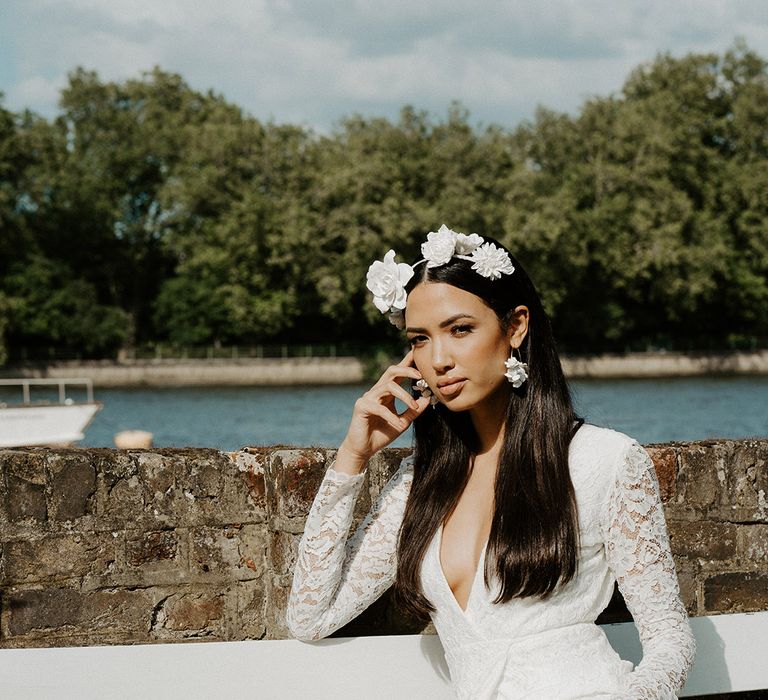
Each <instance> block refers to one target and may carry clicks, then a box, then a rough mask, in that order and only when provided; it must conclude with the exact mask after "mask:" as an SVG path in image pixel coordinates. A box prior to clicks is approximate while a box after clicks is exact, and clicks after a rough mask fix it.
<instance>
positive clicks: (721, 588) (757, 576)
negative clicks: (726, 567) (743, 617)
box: [704, 572, 768, 613]
mask: <svg viewBox="0 0 768 700" xmlns="http://www.w3.org/2000/svg"><path fill="white" fill-rule="evenodd" d="M704 607H705V610H706V612H707V613H710V612H755V611H758V610H768V574H765V573H757V572H736V573H726V574H717V575H716V576H710V577H709V578H708V579H707V580H706V581H704Z"/></svg>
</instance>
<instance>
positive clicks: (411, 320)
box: [405, 282, 512, 411]
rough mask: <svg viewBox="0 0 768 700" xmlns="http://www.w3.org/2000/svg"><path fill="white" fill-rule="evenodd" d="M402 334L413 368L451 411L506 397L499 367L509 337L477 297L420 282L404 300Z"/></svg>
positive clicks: (506, 388) (502, 368) (450, 287)
mask: <svg viewBox="0 0 768 700" xmlns="http://www.w3.org/2000/svg"><path fill="white" fill-rule="evenodd" d="M405 321H406V333H407V334H408V342H409V343H410V345H411V347H412V348H413V358H414V362H415V363H416V367H417V369H418V370H419V372H421V375H422V376H423V377H424V379H425V380H426V382H427V384H429V387H430V389H432V391H433V392H434V393H435V394H436V396H437V397H438V398H439V399H440V401H441V402H442V403H443V404H445V405H446V407H447V408H450V409H451V410H452V411H465V410H468V409H471V408H474V407H476V406H479V405H480V404H482V403H483V402H484V401H486V400H488V399H489V398H490V397H495V398H496V397H498V395H499V392H500V391H504V392H506V391H509V387H510V384H509V382H508V381H507V378H506V377H505V376H504V372H505V370H506V368H505V366H504V361H505V360H506V359H507V358H508V357H509V354H510V349H511V345H510V338H511V337H512V332H511V331H510V333H504V332H503V331H502V328H501V326H500V324H499V319H498V317H497V316H496V314H495V312H494V311H493V310H492V309H490V308H489V307H488V306H486V304H485V303H484V302H483V301H482V300H481V299H480V297H478V296H476V295H475V294H472V293H471V292H466V291H464V290H463V289H459V288H458V287H454V286H453V285H450V284H446V283H444V282H422V283H421V284H419V285H418V286H417V287H415V288H414V289H413V290H412V291H411V292H410V294H408V305H407V306H406V310H405Z"/></svg>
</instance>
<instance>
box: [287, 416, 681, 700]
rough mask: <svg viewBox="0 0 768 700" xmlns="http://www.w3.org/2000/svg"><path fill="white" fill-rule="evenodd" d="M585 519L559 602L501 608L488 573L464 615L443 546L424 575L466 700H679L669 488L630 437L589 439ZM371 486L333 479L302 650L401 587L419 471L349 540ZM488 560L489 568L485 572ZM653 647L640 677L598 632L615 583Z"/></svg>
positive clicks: (308, 566) (584, 434)
mask: <svg viewBox="0 0 768 700" xmlns="http://www.w3.org/2000/svg"><path fill="white" fill-rule="evenodd" d="M569 466H570V471H571V478H572V481H573V483H574V490H575V492H576V497H577V504H578V508H579V528H580V538H581V541H580V550H579V561H578V567H579V569H578V572H579V573H578V575H577V576H576V577H575V579H573V580H572V581H571V582H570V583H569V584H567V585H565V586H563V587H561V588H560V589H558V590H557V591H556V592H555V594H553V596H551V597H550V598H549V599H548V600H546V601H542V600H539V599H522V600H521V599H515V600H512V601H509V602H508V603H504V604H493V603H492V599H493V597H494V594H495V592H494V586H493V585H491V587H490V589H486V587H485V585H484V583H483V577H482V575H480V571H481V569H478V574H479V575H477V576H476V577H475V583H474V585H473V587H472V591H471V592H470V595H469V599H468V601H467V606H466V609H465V610H462V609H461V608H460V607H459V605H458V603H457V602H456V599H455V598H454V596H453V593H452V591H451V590H450V587H449V586H448V583H447V582H446V580H445V577H444V576H443V573H442V569H441V567H440V558H439V539H440V538H439V532H438V533H436V534H435V537H434V538H433V540H432V543H431V545H430V547H429V548H428V550H427V552H426V554H425V557H424V561H423V563H422V570H421V580H422V586H423V589H424V594H425V595H426V596H427V597H428V598H429V599H430V600H431V601H432V603H433V604H434V605H435V607H436V612H435V613H433V616H432V620H433V622H434V625H435V628H436V630H437V632H438V634H439V636H440V639H441V642H442V643H443V647H444V649H445V653H446V661H447V662H448V666H449V668H450V670H451V680H452V686H453V689H454V692H455V693H456V695H457V697H459V698H472V699H473V700H482V699H483V698H488V699H490V698H523V697H525V698H537V697H540V698H552V697H558V698H569V697H570V698H576V697H580V698H584V697H593V698H633V699H638V700H639V699H650V698H674V697H675V693H676V691H678V690H680V689H681V688H682V686H683V684H684V683H685V679H686V676H687V673H688V671H689V669H690V667H691V665H692V663H693V657H694V653H695V641H694V638H693V635H692V633H691V630H690V626H689V624H688V619H687V615H686V612H685V608H684V607H683V605H682V602H681V601H680V597H679V587H678V582H677V576H676V572H675V565H674V560H673V559H672V555H671V553H670V549H669V538H668V535H667V529H666V523H665V520H664V512H663V509H662V504H661V499H660V495H659V487H658V481H657V479H656V473H655V470H654V468H653V463H652V462H651V459H650V457H649V456H648V453H647V452H646V451H645V450H644V449H643V448H642V447H641V446H640V445H638V444H637V443H636V442H635V441H634V440H631V438H628V437H627V436H626V435H623V434H621V433H617V432H615V431H612V430H607V429H605V428H597V427H595V426H591V425H585V426H582V428H581V429H580V430H579V431H578V432H577V434H576V436H575V437H574V439H573V441H572V443H571V448H570V454H569ZM363 479H364V475H363V474H360V475H357V476H348V475H344V474H340V473H338V472H336V471H335V470H334V469H333V465H331V468H329V469H328V471H327V472H326V474H325V477H324V479H323V482H322V484H321V486H320V488H319V490H318V493H317V495H316V497H315V500H314V502H313V504H312V508H311V510H310V513H309V516H308V518H307V523H306V526H305V530H304V535H303V536H302V539H301V542H300V544H299V554H298V559H297V565H296V569H295V572H294V579H293V586H292V589H291V593H290V596H289V601H288V609H287V622H288V627H289V629H290V630H291V633H292V634H293V635H294V636H295V637H297V638H299V639H303V640H307V641H309V640H316V639H320V638H322V637H325V636H327V635H328V634H330V633H331V632H333V631H335V630H336V629H338V628H339V627H341V626H343V625H344V624H346V623H347V622H348V621H349V620H351V619H353V618H354V617H356V616H357V615H358V614H359V613H360V612H362V611H363V610H364V609H365V608H366V607H368V606H369V605H370V604H371V603H372V602H373V601H374V600H376V598H378V597H379V596H380V595H381V594H382V593H383V592H384V591H385V590H386V589H387V588H388V587H389V586H390V585H391V584H392V583H393V582H394V580H395V574H396V570H397V561H396V545H397V535H398V529H399V527H400V523H401V522H402V517H403V511H404V509H405V502H406V500H407V497H408V493H409V491H410V486H411V482H412V479H413V469H412V461H411V458H410V457H407V458H406V459H405V460H403V462H402V464H401V465H400V468H399V469H398V471H397V472H396V473H395V474H394V475H393V477H392V478H391V479H390V480H389V481H388V482H387V484H386V485H385V487H384V488H383V489H382V492H381V494H380V495H379V497H378V498H377V499H376V501H375V503H374V505H373V507H372V508H371V510H370V512H369V513H368V515H367V516H366V518H365V519H364V520H363V522H362V523H361V524H360V526H359V527H358V528H357V529H356V531H355V532H354V533H353V534H352V535H351V536H348V533H349V529H350V526H351V522H352V516H353V509H354V504H355V502H356V500H357V497H358V494H359V492H360V489H361V486H362V483H363ZM484 559H485V553H483V556H482V557H481V561H480V564H479V567H482V566H483V564H484ZM614 580H615V581H618V584H619V588H620V590H621V592H622V594H623V596H624V598H625V600H626V602H627V606H628V608H629V610H630V612H631V613H632V615H633V617H634V620H635V624H636V625H637V628H638V631H639V634H640V639H641V641H642V645H643V660H642V662H641V663H640V664H638V666H637V667H636V668H635V669H634V670H633V669H632V664H631V663H630V662H628V661H622V660H621V659H620V658H619V657H618V655H617V654H616V653H615V651H613V649H612V648H611V647H610V645H609V644H608V641H607V638H606V637H605V635H604V633H603V632H602V630H601V629H600V628H599V627H598V626H597V625H595V624H594V621H595V619H596V618H597V615H598V614H599V613H600V612H601V611H602V610H603V609H604V607H605V606H606V605H607V603H608V600H609V599H610V597H611V593H612V590H613V582H614Z"/></svg>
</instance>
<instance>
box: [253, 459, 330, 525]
mask: <svg viewBox="0 0 768 700" xmlns="http://www.w3.org/2000/svg"><path fill="white" fill-rule="evenodd" d="M325 469H326V459H325V453H324V452H322V451H320V450H310V449H304V450H301V449H295V450H275V452H274V453H273V456H272V461H271V462H270V465H269V471H270V474H269V475H270V477H271V479H270V482H271V486H272V488H268V491H267V497H268V499H269V500H270V501H271V504H270V506H271V511H272V512H273V513H275V514H276V515H279V516H283V517H295V516H306V514H307V512H308V511H309V508H310V506H311V505H312V501H313V500H314V498H315V494H316V493H317V489H318V487H319V486H320V482H321V481H322V479H323V475H324V474H325Z"/></svg>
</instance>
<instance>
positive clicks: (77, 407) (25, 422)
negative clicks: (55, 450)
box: [0, 379, 102, 447]
mask: <svg viewBox="0 0 768 700" xmlns="http://www.w3.org/2000/svg"><path fill="white" fill-rule="evenodd" d="M35 386H38V387H42V386H45V387H51V386H57V387H58V402H51V401H33V400H32V392H31V387H35ZM73 386H77V387H83V386H84V387H85V393H86V400H85V401H75V400H74V399H72V398H70V397H68V396H67V389H68V388H71V387H73ZM0 387H19V388H20V389H21V403H5V402H0V447H33V446H36V445H70V444H72V443H74V442H77V441H78V440H82V439H83V437H84V432H85V429H86V428H87V427H88V425H89V424H90V422H91V421H92V420H93V417H94V416H95V415H96V414H97V413H98V412H99V411H100V410H101V407H102V404H101V403H100V402H99V401H94V400H93V382H92V381H91V380H90V379H0Z"/></svg>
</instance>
